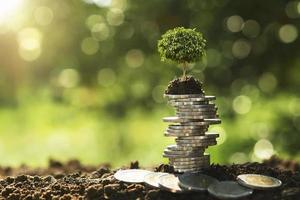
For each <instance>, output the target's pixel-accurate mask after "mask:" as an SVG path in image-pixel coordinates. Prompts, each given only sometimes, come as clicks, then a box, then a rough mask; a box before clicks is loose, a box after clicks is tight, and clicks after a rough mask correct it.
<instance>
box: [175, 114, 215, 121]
mask: <svg viewBox="0 0 300 200" xmlns="http://www.w3.org/2000/svg"><path fill="white" fill-rule="evenodd" d="M177 116H178V117H180V118H182V119H200V120H202V119H215V118H216V117H219V116H218V115H217V114H211V115H196V116H193V115H177Z"/></svg>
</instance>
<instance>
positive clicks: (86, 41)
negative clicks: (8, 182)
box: [0, 0, 300, 165]
mask: <svg viewBox="0 0 300 200" xmlns="http://www.w3.org/2000/svg"><path fill="white" fill-rule="evenodd" d="M0 5H1V6H0V11H1V12H0V45H1V48H0V106H1V107H0V119H1V120H0V122H1V123H0V131H1V141H0V155H1V158H2V159H1V162H0V163H1V164H11V165H16V164H20V163H21V162H25V163H28V164H31V165H43V164H45V163H46V160H47V159H48V157H49V156H52V157H55V158H59V159H68V158H71V157H77V158H80V159H81V160H82V161H84V162H86V163H94V164H95V163H99V162H112V163H113V164H114V165H119V164H125V163H128V162H129V161H130V160H135V159H138V160H140V161H141V162H142V164H144V165H152V164H157V163H159V162H161V161H162V157H161V153H162V151H163V148H164V147H165V146H166V145H167V144H170V143H173V138H165V137H164V136H163V132H164V128H165V127H166V126H167V125H166V124H163V123H162V122H161V118H162V117H164V116H167V115H171V114H172V113H173V110H172V109H171V108H170V107H168V106H167V105H166V103H165V101H164V100H163V98H162V94H163V91H164V88H165V87H166V85H167V84H168V82H169V81H170V80H172V79H173V78H174V77H176V76H179V75H180V69H179V68H175V67H173V66H174V65H175V64H174V63H162V62H161V61H160V59H159V56H158V53H157V49H156V48H157V40H158V39H159V38H160V36H161V35H162V34H163V33H164V32H165V31H166V30H168V29H172V28H174V27H177V26H183V27H187V28H188V27H189V28H196V29H197V30H199V31H201V32H202V33H203V35H204V37H205V38H206V39H207V41H208V43H207V52H206V57H205V59H204V60H203V61H202V62H201V63H196V64H192V65H190V66H189V68H190V69H193V70H192V72H193V74H194V76H195V77H197V78H199V79H200V80H201V81H203V82H204V87H205V89H206V93H207V94H210V95H216V96H217V105H218V107H219V113H220V117H221V119H222V121H223V123H222V124H221V125H220V126H215V127H212V128H211V130H212V131H214V130H215V131H218V132H220V134H221V137H220V139H219V145H218V146H214V147H211V148H210V149H209V151H210V152H211V153H212V159H213V161H214V162H221V163H226V162H244V161H249V160H253V161H256V160H261V159H264V158H268V157H269V156H270V155H272V154H279V155H280V156H282V157H290V158H293V159H298V160H299V159H300V148H299V145H298V143H299V142H300V135H299V132H300V125H299V124H300V97H299V96H300V90H299V87H300V78H299V77H300V55H299V54H300V51H299V46H300V40H299V24H300V3H299V1H286V0H278V1H271V0H266V1H259V0H253V1H243V2H241V1H237V0H189V1H187V0H165V1H159V0H152V1H141V0H85V1H80V0H39V1H34V0H26V1H22V0H11V1H3V2H2V3H0ZM13 11H14V12H13Z"/></svg>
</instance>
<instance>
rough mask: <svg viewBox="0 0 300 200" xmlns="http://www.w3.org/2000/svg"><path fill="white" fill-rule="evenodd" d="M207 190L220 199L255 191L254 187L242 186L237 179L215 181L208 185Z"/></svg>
mask: <svg viewBox="0 0 300 200" xmlns="http://www.w3.org/2000/svg"><path fill="white" fill-rule="evenodd" d="M207 191H208V192H209V193H210V194H211V195H212V196H214V197H216V198H219V199H237V198H242V197H246V196H249V195H251V194H252V193H253V190H252V189H249V188H246V187H243V186H240V185H239V184H238V183H237V182H235V181H221V182H214V183H212V184H211V185H210V186H208V188H207Z"/></svg>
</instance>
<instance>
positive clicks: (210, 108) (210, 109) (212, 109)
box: [177, 105, 218, 113]
mask: <svg viewBox="0 0 300 200" xmlns="http://www.w3.org/2000/svg"><path fill="white" fill-rule="evenodd" d="M205 106H206V107H204V106H203V107H201V108H193V107H191V108H177V112H192V113H202V112H216V111H217V110H218V109H217V107H216V106H214V105H211V106H208V105H205Z"/></svg>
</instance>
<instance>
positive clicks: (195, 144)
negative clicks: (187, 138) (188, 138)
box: [177, 142, 217, 148]
mask: <svg viewBox="0 0 300 200" xmlns="http://www.w3.org/2000/svg"><path fill="white" fill-rule="evenodd" d="M177 144H178V145H181V146H186V147H206V148H207V147H208V146H214V145H216V144H217V142H208V143H194V144H192V143H178V142H177Z"/></svg>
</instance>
